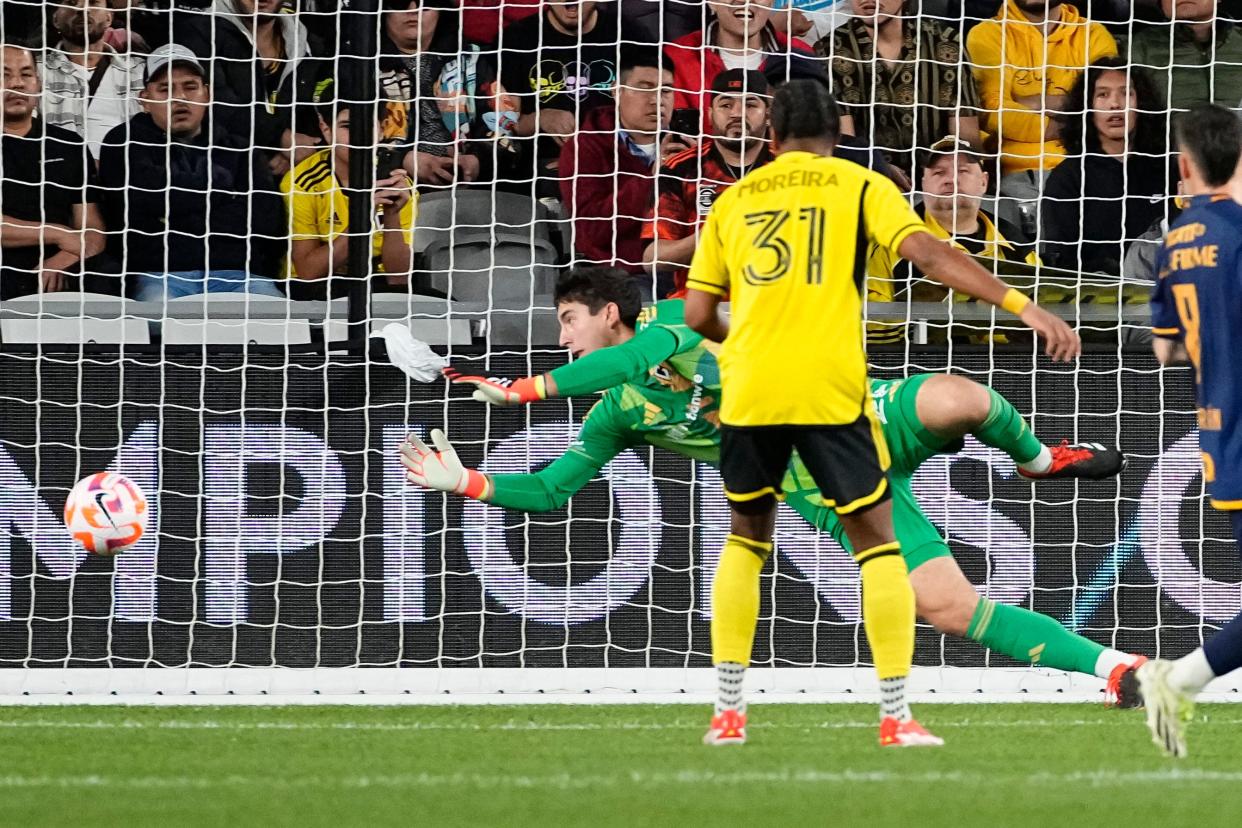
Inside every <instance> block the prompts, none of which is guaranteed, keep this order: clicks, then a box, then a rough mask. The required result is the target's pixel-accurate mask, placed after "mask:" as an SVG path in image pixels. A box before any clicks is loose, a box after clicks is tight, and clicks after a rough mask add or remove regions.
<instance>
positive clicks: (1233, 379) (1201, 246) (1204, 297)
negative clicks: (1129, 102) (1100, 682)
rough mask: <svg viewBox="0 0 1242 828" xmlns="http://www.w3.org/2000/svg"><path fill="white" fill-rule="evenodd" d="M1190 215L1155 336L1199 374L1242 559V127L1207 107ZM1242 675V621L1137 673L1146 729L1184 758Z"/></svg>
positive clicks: (1217, 496)
mask: <svg viewBox="0 0 1242 828" xmlns="http://www.w3.org/2000/svg"><path fill="white" fill-rule="evenodd" d="M1177 141H1178V148H1179V151H1180V152H1181V158H1180V161H1179V164H1180V167H1181V176H1182V184H1183V187H1184V191H1185V193H1186V194H1187V195H1189V196H1190V206H1189V207H1188V208H1187V209H1186V211H1185V212H1183V213H1182V214H1181V216H1180V217H1179V218H1178V220H1177V221H1176V222H1175V223H1174V224H1173V226H1172V227H1170V228H1169V233H1168V235H1167V236H1166V237H1165V241H1164V249H1163V250H1161V252H1160V258H1159V259H1158V261H1157V266H1158V271H1157V272H1158V274H1159V278H1158V281H1157V283H1156V286H1155V289H1154V291H1153V293H1152V300H1151V319H1152V333H1154V334H1155V339H1154V344H1153V347H1154V349H1155V352H1156V358H1157V359H1158V360H1159V361H1160V363H1161V364H1162V365H1170V364H1173V363H1179V362H1189V363H1190V364H1191V365H1192V366H1194V370H1195V384H1196V387H1197V390H1198V399H1199V447H1200V450H1201V451H1202V453H1203V479H1204V482H1205V483H1206V484H1207V489H1208V494H1209V496H1210V498H1211V502H1212V505H1213V506H1214V507H1216V508H1217V509H1220V510H1222V511H1224V512H1226V513H1227V514H1229V515H1230V517H1231V518H1232V520H1233V533H1234V537H1235V538H1237V540H1238V543H1239V548H1240V549H1242V359H1239V353H1242V204H1239V203H1238V201H1236V200H1235V199H1237V198H1238V196H1239V193H1240V192H1242V176H1240V175H1239V174H1238V160H1239V157H1242V121H1239V120H1238V116H1237V115H1235V114H1234V113H1232V112H1230V111H1229V110H1227V109H1223V108H1221V107H1218V106H1203V107H1198V108H1196V109H1193V110H1191V111H1190V112H1189V113H1187V114H1186V115H1184V116H1183V117H1182V118H1181V119H1179V121H1178V123H1177ZM1239 667H1242V614H1240V615H1238V616H1237V617H1235V618H1234V619H1233V620H1232V621H1230V622H1229V623H1228V624H1226V625H1225V626H1224V628H1222V629H1221V630H1220V632H1218V633H1216V634H1215V635H1214V636H1212V637H1211V638H1210V639H1208V641H1207V643H1206V644H1204V645H1203V646H1202V647H1200V648H1199V649H1197V650H1195V651H1194V652H1193V653H1191V654H1190V655H1188V656H1186V657H1184V658H1181V659H1178V660H1177V661H1165V660H1156V661H1151V662H1148V663H1147V664H1146V665H1144V666H1143V667H1140V668H1139V670H1138V674H1137V678H1138V682H1139V688H1140V692H1141V693H1142V695H1143V700H1144V702H1145V704H1146V706H1147V726H1148V727H1149V728H1150V729H1151V732H1152V737H1153V739H1154V740H1155V742H1156V744H1157V745H1158V746H1160V748H1161V749H1162V750H1164V752H1165V753H1167V754H1169V755H1171V756H1185V755H1186V738H1185V733H1184V729H1185V726H1186V724H1187V723H1188V722H1189V721H1190V717H1191V715H1192V713H1193V710H1194V699H1195V696H1196V695H1198V693H1199V691H1201V690H1202V689H1203V688H1204V687H1205V686H1206V685H1207V683H1208V682H1209V681H1211V680H1212V679H1213V678H1215V677H1216V676H1223V675H1225V674H1226V673H1230V672H1232V671H1234V670H1236V669H1238V668H1239Z"/></svg>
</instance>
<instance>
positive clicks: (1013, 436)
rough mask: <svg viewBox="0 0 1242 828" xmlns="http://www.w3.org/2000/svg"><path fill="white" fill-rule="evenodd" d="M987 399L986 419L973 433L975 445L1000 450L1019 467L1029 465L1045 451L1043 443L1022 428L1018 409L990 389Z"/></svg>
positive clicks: (1024, 421)
mask: <svg viewBox="0 0 1242 828" xmlns="http://www.w3.org/2000/svg"><path fill="white" fill-rule="evenodd" d="M988 396H989V397H990V398H991V400H992V402H991V405H990V406H988V416H987V418H986V419H984V421H983V424H982V425H980V426H979V427H978V428H976V429H975V431H974V434H975V436H976V437H978V438H979V442H981V443H983V444H984V445H986V446H991V447H992V448H997V449H1000V450H1001V451H1003V452H1005V453H1006V454H1008V455H1009V456H1010V457H1012V458H1013V459H1014V462H1015V463H1018V464H1019V465H1021V464H1023V463H1030V462H1031V461H1032V460H1034V459H1035V458H1037V457H1039V455H1040V454H1041V453H1042V452H1044V451H1046V449H1045V448H1044V444H1043V443H1041V442H1039V440H1036V439H1035V435H1034V434H1032V433H1031V430H1030V429H1029V428H1028V427H1027V425H1026V420H1024V419H1022V415H1021V414H1019V413H1018V409H1016V408H1014V407H1013V404H1012V403H1010V402H1009V400H1007V399H1005V398H1004V397H1002V396H1001V395H1000V394H997V393H996V392H995V391H993V390H992V389H991V388H989V389H988Z"/></svg>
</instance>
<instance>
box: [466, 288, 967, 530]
mask: <svg viewBox="0 0 1242 828" xmlns="http://www.w3.org/2000/svg"><path fill="white" fill-rule="evenodd" d="M714 349H715V344H714V343H711V342H707V341H705V340H704V339H703V337H701V336H700V335H699V334H697V333H695V332H694V331H692V330H690V328H688V327H687V326H686V324H685V321H684V316H683V304H682V302H681V300H679V299H670V300H665V301H662V302H657V303H656V304H654V305H652V306H650V307H647V308H645V309H644V310H643V312H642V313H641V315H640V316H639V319H638V323H637V326H636V334H635V336H634V337H633V338H632V339H630V340H629V341H628V342H626V343H624V344H622V345H617V346H614V347H611V348H603V349H601V350H599V351H596V352H594V353H592V354H588V355H587V356H585V357H583V358H582V359H579V360H577V361H575V362H573V363H570V364H569V365H565V366H562V367H560V368H557V369H555V370H554V371H552V377H553V379H554V380H555V381H556V387H557V393H558V394H560V395H561V396H575V395H580V394H588V393H592V392H594V391H598V390H601V389H602V388H606V389H607V390H605V391H604V394H603V396H602V398H601V399H600V400H599V402H597V403H596V404H595V406H594V407H593V408H591V410H590V412H588V414H587V416H586V418H585V419H584V420H583V423H582V428H581V430H580V431H579V432H578V436H577V439H576V440H575V441H574V442H573V444H572V445H571V446H570V448H569V451H567V452H566V453H565V454H564V455H562V456H561V457H560V458H558V459H557V460H555V461H553V462H552V463H551V464H549V465H548V466H546V467H544V468H543V469H541V470H540V471H538V472H534V473H532V474H497V475H492V482H493V484H494V486H495V489H494V492H493V494H492V496H491V498H489V502H491V503H495V504H496V505H498V506H504V507H505V508H510V509H518V510H521V511H528V512H539V511H548V510H551V509H556V508H559V507H560V506H563V505H564V504H565V503H566V502H567V501H568V500H569V498H570V497H572V496H573V494H574V493H575V492H577V491H579V490H580V489H582V488H583V487H584V486H586V484H587V483H588V482H590V480H591V478H593V477H594V476H595V475H596V473H597V472H598V471H599V470H600V468H602V467H603V466H604V465H605V464H606V463H608V461H610V460H612V458H614V457H616V456H617V455H618V454H620V453H621V452H623V451H625V450H626V449H629V448H633V447H635V446H642V445H651V446H658V447H660V448H663V449H668V450H669V451H673V452H676V453H677V454H681V455H684V456H686V457H689V458H691V459H694V460H701V461H703V462H706V463H710V464H712V465H716V464H718V463H719V460H720V431H719V424H720V420H719V409H720V370H719V368H718V367H717V364H716V357H715V355H714V353H713V351H714ZM918 379H919V378H915V379H912V380H908V381H904V382H910V383H916V382H917V381H918ZM902 382H903V381H902V380H891V381H883V380H871V389H872V396H873V397H874V398H875V402H876V408H877V411H878V413H879V415H880V419H881V422H882V423H883V425H884V431H885V436H886V438H887V439H888V442H889V449H890V453H891V454H892V468H891V470H890V476H892V477H894V478H896V477H904V478H907V479H908V477H909V475H911V474H913V472H914V470H915V469H916V468H917V467H918V465H919V464H920V463H922V462H923V461H924V460H926V459H927V458H928V457H931V456H932V455H934V454H936V453H938V451H940V450H943V449H947V448H949V446H937V445H929V444H928V443H929V442H930V441H926V440H919V439H913V438H912V437H911V435H912V434H915V433H918V432H917V431H916V430H914V429H911V428H910V427H909V425H908V424H904V419H908V417H909V416H912V412H911V413H906V412H904V411H903V409H901V408H900V407H898V406H890V405H886V403H888V402H889V401H890V400H891V398H892V397H893V396H894V394H895V392H896V391H897V389H898V388H899V387H900V385H901V384H902ZM782 488H783V489H784V491H785V494H786V497H787V501H788V503H789V505H790V506H791V507H793V508H794V509H795V510H796V511H797V512H798V513H799V514H800V515H802V517H803V518H805V519H806V520H807V521H808V522H809V523H811V524H813V525H814V526H816V527H817V528H819V529H821V530H823V531H827V532H830V533H831V534H832V535H833V536H834V537H836V538H837V540H839V541H844V540H845V535H844V530H843V529H842V528H841V524H840V521H838V520H837V517H836V513H835V512H834V511H833V510H832V509H830V508H828V507H826V506H824V503H823V498H822V497H820V494H819V491H818V490H817V489H816V487H815V484H814V482H813V481H812V480H811V476H810V474H809V473H808V472H807V469H806V467H805V466H804V465H803V464H802V461H801V459H800V458H799V457H798V455H797V453H795V454H794V455H793V458H792V459H791V461H790V464H789V470H788V472H787V473H786V475H785V480H784V482H783V485H782ZM916 508H917V507H916Z"/></svg>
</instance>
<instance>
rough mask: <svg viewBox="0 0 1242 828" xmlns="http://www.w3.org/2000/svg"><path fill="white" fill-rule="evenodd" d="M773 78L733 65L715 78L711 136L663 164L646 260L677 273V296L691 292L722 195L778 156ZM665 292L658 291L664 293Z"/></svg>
mask: <svg viewBox="0 0 1242 828" xmlns="http://www.w3.org/2000/svg"><path fill="white" fill-rule="evenodd" d="M770 103H771V98H770V96H769V87H768V82H767V79H766V78H764V77H763V74H762V73H761V72H757V71H754V70H746V69H728V70H726V71H724V72H721V73H720V74H719V75H717V76H716V79H715V80H714V81H712V98H711V107H710V108H709V109H708V116H709V117H710V119H711V134H710V137H708V138H705V139H703V141H702V143H700V144H699V146H698V147H696V148H691V149H688V150H686V151H685V152H680V153H677V154H676V155H673V156H670V157H669V158H667V159H665V160H664V162H663V163H662V164H661V165H660V173H659V177H658V178H657V181H656V186H657V198H656V205H655V212H654V214H653V216H652V218H651V220H650V221H649V222H647V223H646V224H645V225H644V226H643V239H644V241H647V242H648V244H647V246H646V248H645V249H644V250H643V263H644V264H645V265H647V266H649V267H652V268H654V269H655V270H656V271H657V273H659V272H660V271H669V270H671V271H672V277H673V288H674V292H673V294H672V295H674V296H680V295H681V294H682V293H683V292H684V291H685V285H686V272H687V270H686V269H687V268H688V267H689V266H690V260H691V258H693V256H694V248H695V246H696V244H697V236H698V231H699V228H700V227H701V226H702V224H703V221H704V220H705V219H706V218H707V213H708V211H710V210H711V207H712V204H714V203H715V202H716V198H717V197H718V196H719V195H720V194H721V193H723V192H724V191H725V190H726V189H728V188H729V187H730V186H731V185H732V184H733V183H734V182H735V181H737V180H738V179H739V178H741V177H742V176H743V175H745V174H746V173H747V172H749V171H751V170H754V169H757V168H759V167H762V166H763V165H764V164H766V163H768V162H769V161H771V160H772V150H771V148H770V147H769V145H768V109H769V105H770ZM664 292H665V291H663V290H660V291H658V293H664Z"/></svg>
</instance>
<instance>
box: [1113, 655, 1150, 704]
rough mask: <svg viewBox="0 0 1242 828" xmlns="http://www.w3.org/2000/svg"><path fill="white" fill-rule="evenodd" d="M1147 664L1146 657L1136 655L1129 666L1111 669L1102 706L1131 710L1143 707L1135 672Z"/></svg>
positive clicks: (1120, 665) (1122, 665) (1121, 665)
mask: <svg viewBox="0 0 1242 828" xmlns="http://www.w3.org/2000/svg"><path fill="white" fill-rule="evenodd" d="M1146 663H1147V656H1141V655H1136V656H1135V657H1134V660H1133V661H1131V662H1130V663H1129V664H1119V665H1117V666H1116V667H1114V668H1113V672H1112V673H1111V674H1110V675H1109V677H1108V686H1107V687H1106V688H1105V689H1104V706H1105V707H1120V708H1123V709H1133V708H1136V707H1142V706H1143V695H1142V694H1141V693H1140V692H1139V683H1138V677H1137V676H1136V675H1135V672H1136V671H1137V670H1138V668H1140V667H1142V666H1143V665H1144V664H1146Z"/></svg>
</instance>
